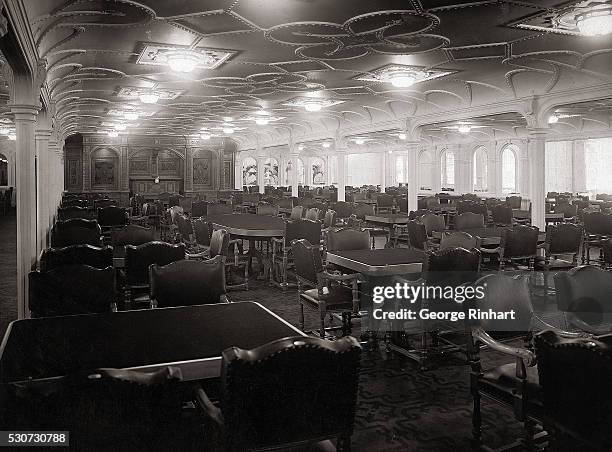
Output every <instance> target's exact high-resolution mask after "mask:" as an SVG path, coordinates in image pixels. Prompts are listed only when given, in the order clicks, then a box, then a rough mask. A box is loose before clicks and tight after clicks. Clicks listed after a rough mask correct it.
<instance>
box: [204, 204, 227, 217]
mask: <svg viewBox="0 0 612 452" xmlns="http://www.w3.org/2000/svg"><path fill="white" fill-rule="evenodd" d="M233 211H234V208H233V207H232V205H231V204H222V203H217V202H210V203H208V205H207V206H206V215H224V214H229V213H232V212H233Z"/></svg>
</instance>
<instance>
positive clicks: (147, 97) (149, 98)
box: [138, 91, 159, 104]
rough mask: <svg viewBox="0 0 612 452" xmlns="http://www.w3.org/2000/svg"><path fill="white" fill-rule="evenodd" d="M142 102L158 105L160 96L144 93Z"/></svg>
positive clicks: (141, 98) (141, 97)
mask: <svg viewBox="0 0 612 452" xmlns="http://www.w3.org/2000/svg"><path fill="white" fill-rule="evenodd" d="M138 97H139V98H140V102H142V103H143V104H156V103H157V101H158V100H159V94H156V93H154V92H153V91H151V92H147V93H142V94H141V95H140V96H138Z"/></svg>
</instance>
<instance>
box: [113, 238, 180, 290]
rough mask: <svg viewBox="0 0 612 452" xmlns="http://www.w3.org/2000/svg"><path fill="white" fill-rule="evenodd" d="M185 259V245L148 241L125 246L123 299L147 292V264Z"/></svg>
mask: <svg viewBox="0 0 612 452" xmlns="http://www.w3.org/2000/svg"><path fill="white" fill-rule="evenodd" d="M182 259H185V245H184V244H182V243H180V244H177V245H172V244H170V243H166V242H157V241H155V242H148V243H144V244H142V245H138V246H134V245H127V246H126V247H125V287H124V293H125V301H126V302H129V301H133V300H135V299H136V295H137V294H139V293H140V294H143V293H144V294H146V295H147V298H148V292H149V266H150V265H152V264H157V265H167V264H170V263H171V262H176V261H179V260H182ZM147 301H148V300H147Z"/></svg>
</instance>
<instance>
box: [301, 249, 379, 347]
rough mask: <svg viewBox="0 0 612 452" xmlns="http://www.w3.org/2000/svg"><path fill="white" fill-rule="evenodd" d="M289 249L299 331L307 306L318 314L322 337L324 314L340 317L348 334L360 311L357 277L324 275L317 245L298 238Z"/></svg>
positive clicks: (344, 331) (353, 275) (302, 325)
mask: <svg viewBox="0 0 612 452" xmlns="http://www.w3.org/2000/svg"><path fill="white" fill-rule="evenodd" d="M368 242H369V240H368ZM291 247H292V250H293V256H294V260H295V272H296V276H297V281H298V294H299V299H300V319H299V324H300V329H302V330H304V306H305V305H307V306H310V307H314V308H315V309H317V310H318V311H319V318H320V322H321V324H320V328H319V335H320V336H321V337H325V330H326V328H325V317H326V315H327V314H328V313H334V312H336V313H340V314H341V315H342V331H343V333H344V335H346V334H350V332H351V317H352V316H353V315H354V314H357V313H358V312H359V290H358V279H359V275H358V274H331V273H329V272H326V271H325V270H324V268H323V260H322V259H321V252H320V250H319V245H318V243H317V244H314V245H312V244H310V243H309V242H308V241H307V240H304V239H301V240H295V241H294V242H293V243H292V245H291ZM366 249H369V245H368V247H367V248H366Z"/></svg>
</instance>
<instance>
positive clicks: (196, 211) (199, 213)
mask: <svg viewBox="0 0 612 452" xmlns="http://www.w3.org/2000/svg"><path fill="white" fill-rule="evenodd" d="M206 205H207V203H206V201H194V202H193V203H191V216H192V217H193V218H197V217H204V216H206V213H207V210H206Z"/></svg>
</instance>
